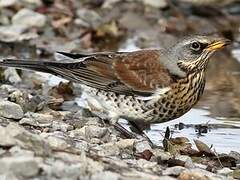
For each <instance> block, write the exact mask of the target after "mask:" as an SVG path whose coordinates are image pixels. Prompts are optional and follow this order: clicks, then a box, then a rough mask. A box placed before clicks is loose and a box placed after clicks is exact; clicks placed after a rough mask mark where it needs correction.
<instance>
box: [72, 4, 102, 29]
mask: <svg viewBox="0 0 240 180" xmlns="http://www.w3.org/2000/svg"><path fill="white" fill-rule="evenodd" d="M77 16H78V17H79V19H80V20H77V22H76V23H81V24H80V25H82V26H85V27H86V26H88V27H92V28H97V27H98V26H99V25H100V24H101V23H102V18H101V17H100V16H99V15H98V14H97V13H96V12H95V11H93V10H89V9H84V8H81V9H79V10H77Z"/></svg>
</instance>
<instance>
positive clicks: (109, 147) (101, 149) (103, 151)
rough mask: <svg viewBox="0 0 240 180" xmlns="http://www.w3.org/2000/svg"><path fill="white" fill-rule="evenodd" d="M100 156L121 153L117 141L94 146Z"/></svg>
mask: <svg viewBox="0 0 240 180" xmlns="http://www.w3.org/2000/svg"><path fill="white" fill-rule="evenodd" d="M94 149H95V150H96V151H97V154H98V155H99V156H117V155H119V154H120V149H119V147H118V146H116V144H115V143H112V142H109V143H106V144H103V145H100V146H96V147H94Z"/></svg>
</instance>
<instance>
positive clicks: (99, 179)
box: [91, 171, 121, 180]
mask: <svg viewBox="0 0 240 180" xmlns="http://www.w3.org/2000/svg"><path fill="white" fill-rule="evenodd" d="M120 177H121V176H120V175H119V174H117V173H114V172H111V171H104V172H100V173H96V174H93V175H92V177H91V180H105V179H107V180H118V179H121V178H120Z"/></svg>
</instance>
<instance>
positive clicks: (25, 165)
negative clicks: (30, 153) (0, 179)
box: [0, 157, 39, 177]
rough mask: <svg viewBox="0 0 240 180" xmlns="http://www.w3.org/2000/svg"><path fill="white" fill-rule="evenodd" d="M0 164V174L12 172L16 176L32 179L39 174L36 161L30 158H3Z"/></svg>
mask: <svg viewBox="0 0 240 180" xmlns="http://www.w3.org/2000/svg"><path fill="white" fill-rule="evenodd" d="M0 164H1V166H0V174H3V173H6V172H10V173H11V172H12V173H13V174H15V175H17V176H23V177H33V176H35V175H37V173H38V172H39V166H38V162H37V160H36V159H35V158H31V157H3V158H1V159H0Z"/></svg>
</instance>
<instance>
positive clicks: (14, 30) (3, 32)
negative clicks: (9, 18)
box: [0, 24, 38, 42]
mask: <svg viewBox="0 0 240 180" xmlns="http://www.w3.org/2000/svg"><path fill="white" fill-rule="evenodd" d="M26 30H27V27H26V26H25V25H22V24H13V25H5V26H0V40H1V41H3V42H15V41H23V40H29V39H35V38H37V37H38V35H37V34H36V33H34V32H25V31H26Z"/></svg>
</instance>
